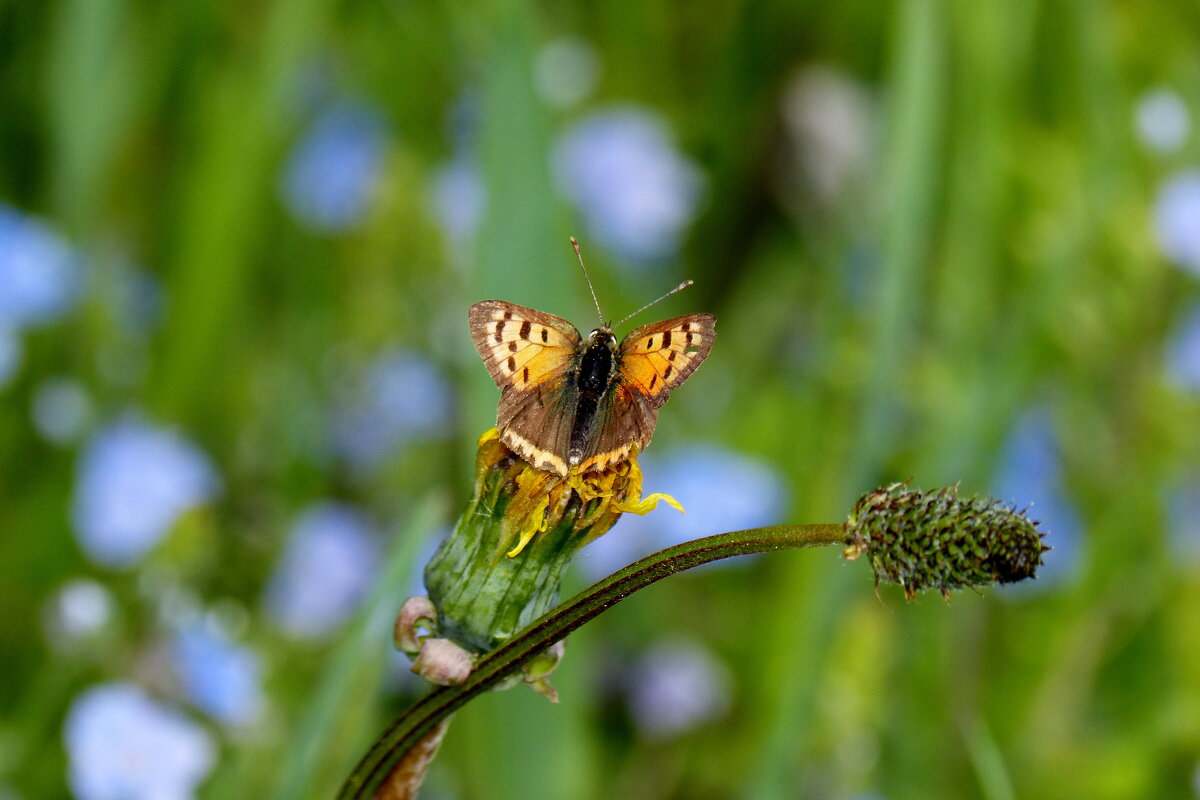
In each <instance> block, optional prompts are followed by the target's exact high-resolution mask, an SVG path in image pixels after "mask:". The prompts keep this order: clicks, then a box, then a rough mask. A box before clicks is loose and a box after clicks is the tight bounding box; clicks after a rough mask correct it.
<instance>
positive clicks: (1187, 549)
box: [1167, 474, 1200, 566]
mask: <svg viewBox="0 0 1200 800" xmlns="http://www.w3.org/2000/svg"><path fill="white" fill-rule="evenodd" d="M1167 511H1168V516H1169V520H1170V531H1171V547H1172V549H1173V550H1174V551H1175V553H1176V555H1177V556H1178V557H1179V559H1180V561H1181V562H1182V563H1184V564H1186V565H1189V566H1195V565H1197V564H1200V476H1197V475H1195V474H1193V475H1191V476H1190V477H1189V479H1188V480H1186V481H1180V482H1179V483H1178V485H1176V486H1175V487H1174V488H1173V489H1172V491H1171V494H1170V496H1169V498H1168V500H1167Z"/></svg>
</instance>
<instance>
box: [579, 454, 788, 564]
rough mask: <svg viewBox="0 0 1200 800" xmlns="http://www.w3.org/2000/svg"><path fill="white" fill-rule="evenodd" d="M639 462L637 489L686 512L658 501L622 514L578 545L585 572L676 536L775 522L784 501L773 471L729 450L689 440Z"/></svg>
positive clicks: (781, 484)
mask: <svg viewBox="0 0 1200 800" xmlns="http://www.w3.org/2000/svg"><path fill="white" fill-rule="evenodd" d="M640 463H641V466H642V472H643V475H644V483H643V490H644V491H645V492H646V493H647V494H648V493H651V492H665V493H666V494H669V495H671V496H672V497H674V498H675V499H676V500H678V501H679V502H680V503H681V504H682V505H683V507H684V508H685V509H686V510H687V513H686V514H680V513H679V512H677V511H675V510H674V509H673V508H669V507H667V506H665V505H660V506H659V507H658V508H657V509H655V510H654V511H652V512H651V513H650V514H649V515H648V516H645V517H640V516H637V515H634V514H625V515H624V516H623V517H622V518H621V521H620V522H619V523H618V524H617V526H616V527H615V528H614V529H613V530H612V531H610V532H609V533H607V534H605V535H604V536H602V537H600V538H599V539H597V540H596V541H595V542H593V543H592V544H590V545H588V546H587V547H585V548H584V549H583V551H582V553H581V555H580V558H579V563H580V565H581V566H582V568H583V570H584V571H585V573H587V575H588V576H589V577H591V578H594V579H598V578H602V577H604V576H606V575H608V574H610V573H612V572H615V571H616V570H618V569H620V568H621V567H624V566H626V565H627V564H629V563H631V562H633V561H636V560H637V559H639V558H641V557H642V556H645V555H649V554H650V553H653V552H655V551H657V550H661V549H662V548H664V547H670V546H672V545H676V544H679V543H681V542H686V541H690V540H692V539H698V538H701V537H703V536H711V535H713V534H716V533H726V532H728V531H736V530H743V529H745V528H757V527H761V526H764V525H773V524H776V523H778V522H779V518H780V516H781V515H782V514H783V512H784V509H785V508H786V506H787V492H786V490H785V488H784V482H783V479H782V478H781V477H780V476H779V473H778V472H776V471H775V470H774V469H772V468H771V467H770V466H768V465H767V464H765V463H763V462H761V461H758V460H755V459H752V458H749V457H747V456H744V455H741V454H739V453H736V452H734V451H732V450H727V449H724V448H720V447H716V446H713V445H702V444H693V445H689V446H685V447H680V448H676V449H675V450H671V451H668V452H667V453H666V454H665V455H663V456H661V457H656V456H651V455H647V456H645V457H644V458H642V459H641V460H640Z"/></svg>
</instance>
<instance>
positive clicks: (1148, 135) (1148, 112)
mask: <svg viewBox="0 0 1200 800" xmlns="http://www.w3.org/2000/svg"><path fill="white" fill-rule="evenodd" d="M1134 127H1135V129H1136V130H1137V134H1138V138H1139V139H1140V140H1141V142H1142V144H1143V145H1145V146H1146V147H1147V148H1149V149H1151V150H1157V151H1158V152H1160V153H1172V152H1174V151H1176V150H1178V149H1179V148H1180V147H1182V146H1183V144H1184V142H1186V141H1187V138H1188V134H1189V133H1190V132H1191V129H1192V119H1191V114H1189V113H1188V108H1187V105H1186V104H1185V103H1184V102H1183V98H1182V97H1180V96H1179V92H1176V91H1174V90H1173V89H1168V88H1165V87H1159V88H1157V89H1152V90H1151V91H1148V92H1146V93H1145V94H1144V95H1142V96H1141V97H1140V98H1139V99H1138V103H1137V108H1136V110H1135V111H1134Z"/></svg>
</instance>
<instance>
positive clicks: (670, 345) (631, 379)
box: [619, 314, 717, 408]
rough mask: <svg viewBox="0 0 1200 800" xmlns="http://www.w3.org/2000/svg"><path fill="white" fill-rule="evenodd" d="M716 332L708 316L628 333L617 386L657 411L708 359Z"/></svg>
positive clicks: (670, 321)
mask: <svg viewBox="0 0 1200 800" xmlns="http://www.w3.org/2000/svg"><path fill="white" fill-rule="evenodd" d="M716 328H717V318H716V317H715V316H713V315H712V314H686V315H684V316H682V317H676V318H675V319H668V320H665V321H663V322H654V323H651V324H650V325H643V326H642V327H640V328H638V329H637V330H635V331H632V332H631V333H630V334H629V335H628V336H626V337H625V339H624V340H623V341H622V342H621V351H620V354H619V357H620V363H621V374H620V379H621V383H622V384H623V385H625V386H627V387H630V388H631V389H634V390H636V391H638V392H641V393H642V394H644V395H645V396H646V397H648V398H650V400H651V401H652V402H653V404H654V407H655V408H658V407H659V406H661V405H662V404H663V403H665V402H667V396H668V395H670V393H671V390H672V389H675V388H676V387H677V386H679V384H681V383H683V382H684V381H685V380H687V377H688V376H689V375H691V374H692V373H693V372H695V371H696V367H698V366H700V364H701V362H703V361H704V359H705V358H707V357H708V353H709V351H710V350H712V346H713V342H714V341H715V340H716V338H717V330H716Z"/></svg>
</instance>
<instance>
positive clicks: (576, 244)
mask: <svg viewBox="0 0 1200 800" xmlns="http://www.w3.org/2000/svg"><path fill="white" fill-rule="evenodd" d="M571 247H574V248H575V255H576V257H578V258H579V266H581V267H583V279H584V280H585V281H587V285H588V291H589V292H591V293H592V302H593V303H595V304H596V316H597V317H599V318H600V326H601V327H603V326H604V314H602V313H601V312H600V301H599V300H597V299H596V289H595V287H593V286H592V278H591V276H590V275H588V271H587V266H586V265H585V264H584V263H583V253H581V252H579V242H577V241H576V240H575V237H574V236H572V237H571Z"/></svg>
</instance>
